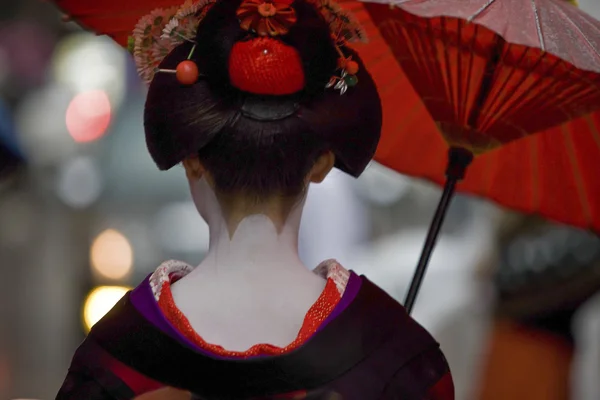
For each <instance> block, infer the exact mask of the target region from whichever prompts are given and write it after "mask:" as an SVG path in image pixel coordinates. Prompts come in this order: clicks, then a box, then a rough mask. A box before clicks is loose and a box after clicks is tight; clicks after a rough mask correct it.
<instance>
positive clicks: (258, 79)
mask: <svg viewBox="0 0 600 400" xmlns="http://www.w3.org/2000/svg"><path fill="white" fill-rule="evenodd" d="M304 78H305V77H304V68H303V67H302V60H301V58H300V54H298V51H296V49H294V48H293V47H292V46H289V45H286V44H285V43H283V42H282V41H281V40H276V39H271V38H258V39H253V40H248V41H243V42H237V43H236V44H235V45H234V46H233V49H232V50H231V55H230V56H229V79H230V80H231V84H232V85H233V86H234V87H236V88H238V89H240V90H242V91H244V92H248V93H254V94H260V95H272V96H283V95H288V94H293V93H297V92H299V91H301V90H302V89H303V88H304V85H305V79H304Z"/></svg>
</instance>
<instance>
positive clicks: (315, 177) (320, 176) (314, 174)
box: [309, 151, 335, 183]
mask: <svg viewBox="0 0 600 400" xmlns="http://www.w3.org/2000/svg"><path fill="white" fill-rule="evenodd" d="M334 164H335V156H334V155H333V153H332V152H331V151H328V152H326V153H323V154H321V155H320V156H319V158H317V161H316V162H315V165H313V167H312V168H311V170H310V173H309V180H310V182H313V183H321V182H323V180H325V178H326V177H327V175H328V174H329V172H331V170H332V169H333V165H334Z"/></svg>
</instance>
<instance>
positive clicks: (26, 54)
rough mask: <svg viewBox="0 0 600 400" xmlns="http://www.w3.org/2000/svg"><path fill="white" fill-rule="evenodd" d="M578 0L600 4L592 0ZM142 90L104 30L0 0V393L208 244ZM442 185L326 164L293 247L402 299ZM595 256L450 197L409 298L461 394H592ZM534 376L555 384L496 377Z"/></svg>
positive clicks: (40, 381)
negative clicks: (147, 126) (155, 144)
mask: <svg viewBox="0 0 600 400" xmlns="http://www.w3.org/2000/svg"><path fill="white" fill-rule="evenodd" d="M499 1H502V0H499ZM580 5H581V7H582V8H583V9H584V10H586V11H587V12H589V13H591V14H593V15H595V16H596V18H600V2H599V1H598V0H581V1H580ZM144 95H145V89H144V87H143V85H142V84H141V82H140V81H139V79H138V77H137V74H136V72H135V68H134V66H133V63H132V61H131V60H130V58H129V55H128V54H127V53H126V52H125V51H124V50H123V49H121V48H119V47H118V46H116V45H115V44H113V43H112V42H111V41H110V40H109V39H107V38H102V37H96V36H94V35H92V34H89V33H85V32H82V31H81V30H80V29H78V28H77V27H76V26H75V25H74V24H72V23H64V22H63V21H62V19H61V15H60V13H59V12H57V11H56V10H55V9H54V8H53V7H52V5H51V4H49V3H47V2H44V1H40V0H18V1H14V0H13V1H11V0H2V1H1V3H0V167H1V168H0V400H4V399H16V398H19V399H52V398H54V395H55V394H56V391H57V390H58V388H59V386H60V385H61V383H62V379H63V378H64V376H65V373H66V368H67V367H68V365H69V362H70V357H71V356H72V354H73V352H74V350H75V348H76V347H77V346H78V344H79V343H80V342H81V340H82V339H83V338H84V336H85V334H86V332H87V331H88V329H89V327H90V326H91V325H93V323H94V322H95V321H97V320H98V319H99V318H100V317H102V315H103V314H104V313H105V312H106V311H108V309H110V308H111V307H112V305H113V304H114V303H115V302H116V301H117V300H118V299H119V298H120V297H121V296H122V294H123V293H124V291H126V290H127V289H128V288H129V287H133V286H136V285H137V284H138V282H140V281H141V280H142V279H143V278H144V277H145V276H146V275H147V274H149V273H151V272H152V271H153V270H154V269H155V268H156V267H157V266H158V265H159V264H160V262H162V261H163V260H166V259H180V260H183V261H186V262H188V263H190V264H192V265H197V264H198V263H199V261H200V260H201V258H202V256H203V252H204V251H205V250H206V249H207V247H208V229H207V227H206V226H205V225H204V222H203V221H202V220H201V219H200V217H199V216H198V215H197V213H196V211H195V208H194V206H193V204H192V203H191V200H190V198H189V194H188V191H187V184H186V181H185V176H184V173H183V171H182V169H181V168H174V169H173V170H172V171H169V172H159V171H158V170H157V169H156V167H155V166H154V164H153V163H152V161H151V159H150V156H149V155H148V153H147V151H146V147H145V142H144V135H143V127H142V110H143V104H144ZM439 195H440V191H439V189H438V188H437V187H435V186H433V185H430V184H428V183H424V182H420V181H416V180H412V179H410V178H407V177H403V176H400V175H398V174H396V173H394V172H392V171H389V170H387V169H385V168H383V167H381V166H379V165H377V164H372V165H371V166H370V167H369V168H368V170H367V172H366V173H365V174H364V176H362V177H361V178H360V179H358V180H354V179H352V178H350V177H348V176H346V175H344V174H342V173H341V172H336V173H333V174H332V175H331V176H330V177H329V178H328V179H327V180H326V182H325V183H324V184H322V185H319V186H316V187H313V188H311V190H310V193H309V199H308V202H307V208H306V212H305V215H304V220H303V228H302V234H301V251H302V257H303V259H304V261H305V262H306V263H307V265H314V266H316V265H317V264H318V263H319V262H320V261H322V260H323V259H326V258H336V259H338V260H339V261H340V262H341V263H342V264H343V265H344V266H345V267H346V268H349V269H354V270H355V271H357V272H359V273H364V274H366V275H368V276H369V277H370V278H371V279H372V280H374V281H375V282H376V283H378V284H379V285H381V286H382V287H383V288H384V289H385V290H387V291H388V292H389V293H390V294H392V295H393V296H395V297H396V298H397V299H398V300H402V299H403V297H404V294H405V292H406V288H407V286H408V283H409V281H410V278H411V275H412V273H413V269H414V266H415V265H416V261H417V258H418V255H419V252H420V250H421V246H422V243H423V241H424V238H425V234H426V230H427V227H428V224H429V222H430V219H431V217H432V215H433V211H434V209H435V207H436V205H437V201H438V198H439ZM309 228H312V230H311V232H315V231H316V232H319V233H318V234H317V235H314V234H313V235H310V236H309V235H306V234H305V233H304V232H306V230H308V229H309ZM599 264H600V241H599V239H598V238H597V237H594V236H593V235H590V234H588V233H586V232H581V231H577V230H573V229H570V228H565V227H562V226H557V225H552V224H549V223H545V222H542V221H540V220H538V219H535V218H532V217H525V216H521V215H518V214H513V213H508V212H506V211H504V210H502V209H499V208H497V207H495V206H494V205H493V204H491V203H488V202H483V201H480V200H477V199H474V198H469V197H461V196H459V197H458V198H457V199H456V201H455V202H454V203H453V204H452V207H451V212H450V214H449V216H448V219H447V222H446V224H445V227H444V231H443V236H442V238H441V240H440V241H439V244H438V247H437V249H436V250H435V253H434V256H433V259H432V262H431V267H430V269H429V272H428V275H427V277H426V280H425V283H424V285H423V289H422V291H421V294H420V297H419V300H418V301H417V305H416V308H415V312H414V316H415V318H416V319H417V320H418V321H419V322H421V323H422V324H423V325H424V326H425V327H427V328H428V329H429V330H430V331H431V332H432V333H433V334H434V336H435V337H436V338H437V339H438V341H439V342H440V343H441V345H442V348H443V350H444V352H445V353H446V355H447V357H448V360H449V363H450V365H451V367H452V371H453V374H454V377H455V383H456V389H457V397H456V398H457V400H491V399H502V400H521V399H523V400H553V399H565V400H570V399H573V400H598V399H600V382H599V380H598V376H600V298H599V297H598V295H597V294H596V293H597V291H598V289H600V265H599ZM573 288H575V289H573ZM530 342H531V343H530ZM536 365H537V366H538V367H539V369H541V370H544V368H546V369H547V371H546V370H544V371H542V372H541V373H540V372H539V371H538V372H534V371H532V369H534V370H535V369H536ZM519 366H521V368H522V370H521V372H520V373H519V372H517V375H518V374H520V375H518V376H517V377H516V378H515V373H514V372H513V373H510V374H509V373H507V371H508V370H515V371H516V370H518V368H519ZM531 366H533V367H531ZM542 366H543V367H542ZM536 374H538V375H536ZM518 377H521V378H522V379H521V380H519V379H518ZM536 380H541V381H540V382H541V383H539V384H540V385H544V384H545V383H544V382H545V380H548V381H549V382H550V381H552V382H551V383H548V385H549V387H550V388H549V389H544V390H549V392H548V393H550V392H552V393H554V392H560V393H559V395H558V396H560V397H552V396H554V394H553V395H552V396H550V395H549V396H550V397H535V396H537V395H533V394H527V393H526V391H525V389H523V392H522V394H519V395H515V394H510V395H508V394H504V395H503V394H502V389H499V388H500V387H501V386H502V385H507V384H508V385H513V386H515V385H516V386H517V387H518V385H519V384H522V385H523V386H524V387H525V386H527V385H529V384H530V383H531V381H536ZM519 382H520V383H519ZM536 382H537V381H536ZM494 396H495V397H494ZM507 396H509V397H507ZM515 396H516V397H515ZM519 396H521V397H519Z"/></svg>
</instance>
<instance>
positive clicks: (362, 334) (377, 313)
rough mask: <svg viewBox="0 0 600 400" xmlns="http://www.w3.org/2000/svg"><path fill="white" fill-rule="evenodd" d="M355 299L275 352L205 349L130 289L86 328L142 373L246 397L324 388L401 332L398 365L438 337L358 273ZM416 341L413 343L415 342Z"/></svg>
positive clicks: (209, 393) (218, 394)
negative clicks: (247, 355)
mask: <svg viewBox="0 0 600 400" xmlns="http://www.w3.org/2000/svg"><path fill="white" fill-rule="evenodd" d="M361 279H362V285H361V287H360V290H359V292H358V293H357V295H356V298H355V299H354V301H353V302H352V303H351V304H350V305H348V307H347V308H346V309H345V310H344V311H343V312H342V313H341V314H340V315H338V316H337V318H335V319H334V320H332V321H331V322H329V323H328V324H327V325H326V326H325V327H324V328H323V329H322V330H321V331H319V332H317V333H316V334H315V335H314V336H313V337H312V338H311V339H310V340H309V341H308V342H307V343H306V344H304V345H303V346H301V347H300V348H298V349H297V350H295V351H293V352H291V353H288V354H284V355H281V356H276V357H263V358H254V359H236V360H231V359H229V360H224V359H219V358H215V357H212V356H210V355H207V354H202V353H200V352H197V351H195V350H194V349H192V348H190V347H188V346H186V345H185V344H183V343H181V342H179V341H177V340H175V339H174V338H172V337H171V336H169V335H167V334H165V333H164V332H162V331H160V330H158V329H157V328H156V327H155V326H154V325H152V323H150V322H149V321H148V320H147V319H146V318H144V317H143V315H141V314H140V313H139V312H138V310H137V309H136V308H135V307H134V306H133V305H132V303H131V300H130V296H129V294H128V295H126V296H125V297H124V298H123V299H122V300H121V301H119V303H118V304H117V305H116V306H115V307H114V308H113V309H112V310H111V311H110V312H109V313H108V314H107V315H106V316H105V317H104V318H103V319H102V321H101V322H99V323H98V324H96V325H95V326H94V328H93V329H92V331H91V332H90V335H89V338H88V339H89V340H93V341H95V342H96V343H97V344H98V345H100V346H101V347H102V348H103V349H104V350H106V351H107V352H108V353H109V354H111V355H112V356H113V357H115V358H116V359H118V360H119V361H121V362H123V363H124V364H126V365H128V366H130V367H132V368H134V369H135V370H137V371H139V372H140V373H142V374H144V375H146V376H148V377H150V378H152V379H155V380H157V381H160V382H163V383H164V384H165V385H168V386H173V387H178V388H182V389H186V390H189V391H191V392H192V393H194V394H196V395H198V396H200V397H201V398H206V399H243V398H253V397H262V396H269V395H276V394H281V393H290V392H295V391H299V390H310V389H315V388H319V387H322V386H323V385H326V384H328V383H330V382H332V381H334V380H335V379H336V378H338V377H340V376H342V375H343V374H344V373H345V372H347V371H349V370H350V369H352V368H353V367H354V366H356V365H358V364H359V363H360V362H361V361H362V360H363V359H365V358H367V357H368V356H369V355H371V354H372V353H374V352H375V351H376V350H378V349H379V348H381V347H382V346H383V345H385V344H386V343H387V342H388V341H390V340H392V339H393V338H394V337H395V336H397V335H398V334H399V332H400V331H402V337H403V340H405V341H406V346H402V347H403V350H402V353H396V354H395V355H394V357H395V360H396V361H397V362H398V365H399V366H400V365H402V362H403V361H404V362H407V361H409V360H410V359H412V358H413V357H414V356H416V355H417V354H419V353H420V352H421V351H423V348H424V346H425V347H430V346H431V345H435V342H434V341H433V339H432V338H430V337H429V335H426V336H427V337H429V338H430V339H428V340H425V342H427V343H424V341H423V337H424V336H423V328H421V327H420V326H419V325H418V324H416V323H415V322H414V321H413V320H412V319H411V318H410V317H409V316H408V314H407V313H406V311H405V310H404V308H403V307H402V306H401V305H400V304H399V303H397V302H396V301H395V300H394V299H392V298H391V297H390V296H388V295H387V294H386V293H385V292H383V291H382V290H381V289H379V288H378V287H377V286H375V285H374V284H372V283H371V282H370V281H368V280H367V279H366V278H365V277H361ZM412 342H414V343H412Z"/></svg>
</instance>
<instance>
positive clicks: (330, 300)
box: [158, 279, 341, 358]
mask: <svg viewBox="0 0 600 400" xmlns="http://www.w3.org/2000/svg"><path fill="white" fill-rule="evenodd" d="M340 299H341V296H340V293H339V292H338V290H337V288H336V284H335V282H334V281H333V279H328V280H327V284H326V285H325V289H324V290H323V293H321V296H320V297H319V299H318V300H317V301H316V302H315V303H314V304H313V306H312V307H311V308H310V309H309V310H308V313H307V314H306V317H305V319H304V323H303V324H302V328H300V331H299V333H298V336H297V337H296V339H295V340H294V341H293V342H292V343H290V344H289V345H287V346H285V347H277V346H274V345H272V344H266V343H260V344H256V345H254V346H252V347H251V348H249V349H248V350H246V351H229V350H226V349H225V348H223V347H222V346H219V345H216V344H212V343H208V342H206V341H205V340H204V339H202V337H201V336H200V335H199V334H198V333H197V332H196V331H195V330H194V329H193V328H192V326H191V324H190V322H189V320H188V319H187V318H186V316H185V315H183V313H182V312H181V311H180V310H179V309H178V308H177V305H175V302H174V300H173V294H172V293H171V286H170V284H165V285H163V287H162V290H161V294H160V299H159V301H158V305H159V307H160V309H161V310H162V312H163V313H164V315H165V317H166V318H167V319H168V320H169V322H170V323H171V324H173V326H175V327H176V328H177V329H178V330H179V331H180V332H181V333H182V334H183V335H184V336H185V337H186V338H187V339H189V340H190V341H192V342H193V343H194V344H196V345H197V346H198V347H200V348H202V349H204V350H207V351H210V352H211V353H214V354H217V355H219V356H223V357H240V358H246V357H252V356H258V355H271V356H273V355H280V354H285V353H288V352H290V351H292V350H294V349H296V348H298V347H299V346H301V345H302V344H304V343H305V342H306V341H307V340H308V339H309V338H310V337H311V336H312V335H313V334H314V333H315V332H316V331H317V329H318V328H319V326H320V325H321V324H322V323H323V321H325V319H326V318H327V317H328V316H329V314H331V312H332V311H333V309H334V308H335V306H336V305H337V304H338V302H339V301H340Z"/></svg>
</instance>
